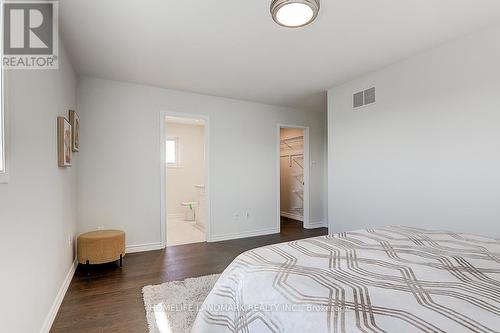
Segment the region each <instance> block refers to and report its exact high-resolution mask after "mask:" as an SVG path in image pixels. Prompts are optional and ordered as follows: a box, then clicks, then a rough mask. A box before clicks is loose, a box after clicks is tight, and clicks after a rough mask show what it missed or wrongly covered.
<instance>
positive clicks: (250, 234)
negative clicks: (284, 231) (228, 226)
mask: <svg viewBox="0 0 500 333" xmlns="http://www.w3.org/2000/svg"><path fill="white" fill-rule="evenodd" d="M279 232H280V231H279V230H278V229H277V228H268V229H261V230H255V231H245V232H234V233H228V234H222V235H212V237H211V238H210V241H209V242H220V241H225V240H231V239H239V238H248V237H256V236H264V235H272V234H278V233H279Z"/></svg>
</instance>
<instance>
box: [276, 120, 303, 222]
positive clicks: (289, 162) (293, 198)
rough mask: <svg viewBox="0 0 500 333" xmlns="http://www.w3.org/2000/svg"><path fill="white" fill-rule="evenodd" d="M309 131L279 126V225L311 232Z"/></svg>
mask: <svg viewBox="0 0 500 333" xmlns="http://www.w3.org/2000/svg"><path fill="white" fill-rule="evenodd" d="M308 142H309V131H308V128H307V127H299V126H287V125H278V154H279V155H278V156H279V162H278V181H279V185H278V223H279V226H280V230H281V227H284V226H293V228H307V229H308V228H309V162H308V161H309V145H308Z"/></svg>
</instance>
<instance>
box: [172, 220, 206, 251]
mask: <svg viewBox="0 0 500 333" xmlns="http://www.w3.org/2000/svg"><path fill="white" fill-rule="evenodd" d="M204 241H205V233H204V232H203V231H202V230H200V228H199V227H198V226H197V225H195V223H194V222H188V221H184V220H183V219H182V218H175V219H168V220H167V246H173V245H183V244H191V243H200V242H204Z"/></svg>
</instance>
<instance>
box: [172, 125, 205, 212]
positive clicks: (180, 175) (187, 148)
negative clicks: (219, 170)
mask: <svg viewBox="0 0 500 333" xmlns="http://www.w3.org/2000/svg"><path fill="white" fill-rule="evenodd" d="M165 133H166V134H167V135H168V137H175V138H178V140H179V141H178V145H179V164H178V165H176V166H172V167H171V166H168V167H167V179H168V184H170V186H167V189H166V190H167V213H168V216H169V217H173V218H175V217H179V216H184V213H185V210H184V209H183V208H182V207H181V202H187V201H197V200H198V191H197V190H196V188H195V186H194V185H195V184H204V183H205V180H204V175H205V167H204V163H205V131H204V129H203V126H199V125H187V124H176V123H171V122H166V127H165Z"/></svg>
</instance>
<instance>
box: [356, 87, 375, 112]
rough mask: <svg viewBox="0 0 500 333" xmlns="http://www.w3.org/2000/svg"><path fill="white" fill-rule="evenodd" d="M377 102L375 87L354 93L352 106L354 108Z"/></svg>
mask: <svg viewBox="0 0 500 333" xmlns="http://www.w3.org/2000/svg"><path fill="white" fill-rule="evenodd" d="M373 103H375V87H373V88H370V89H366V90H364V91H360V92H357V93H354V95H353V96H352V107H353V108H354V109H356V108H359V107H362V106H364V105H368V104H373Z"/></svg>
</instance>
